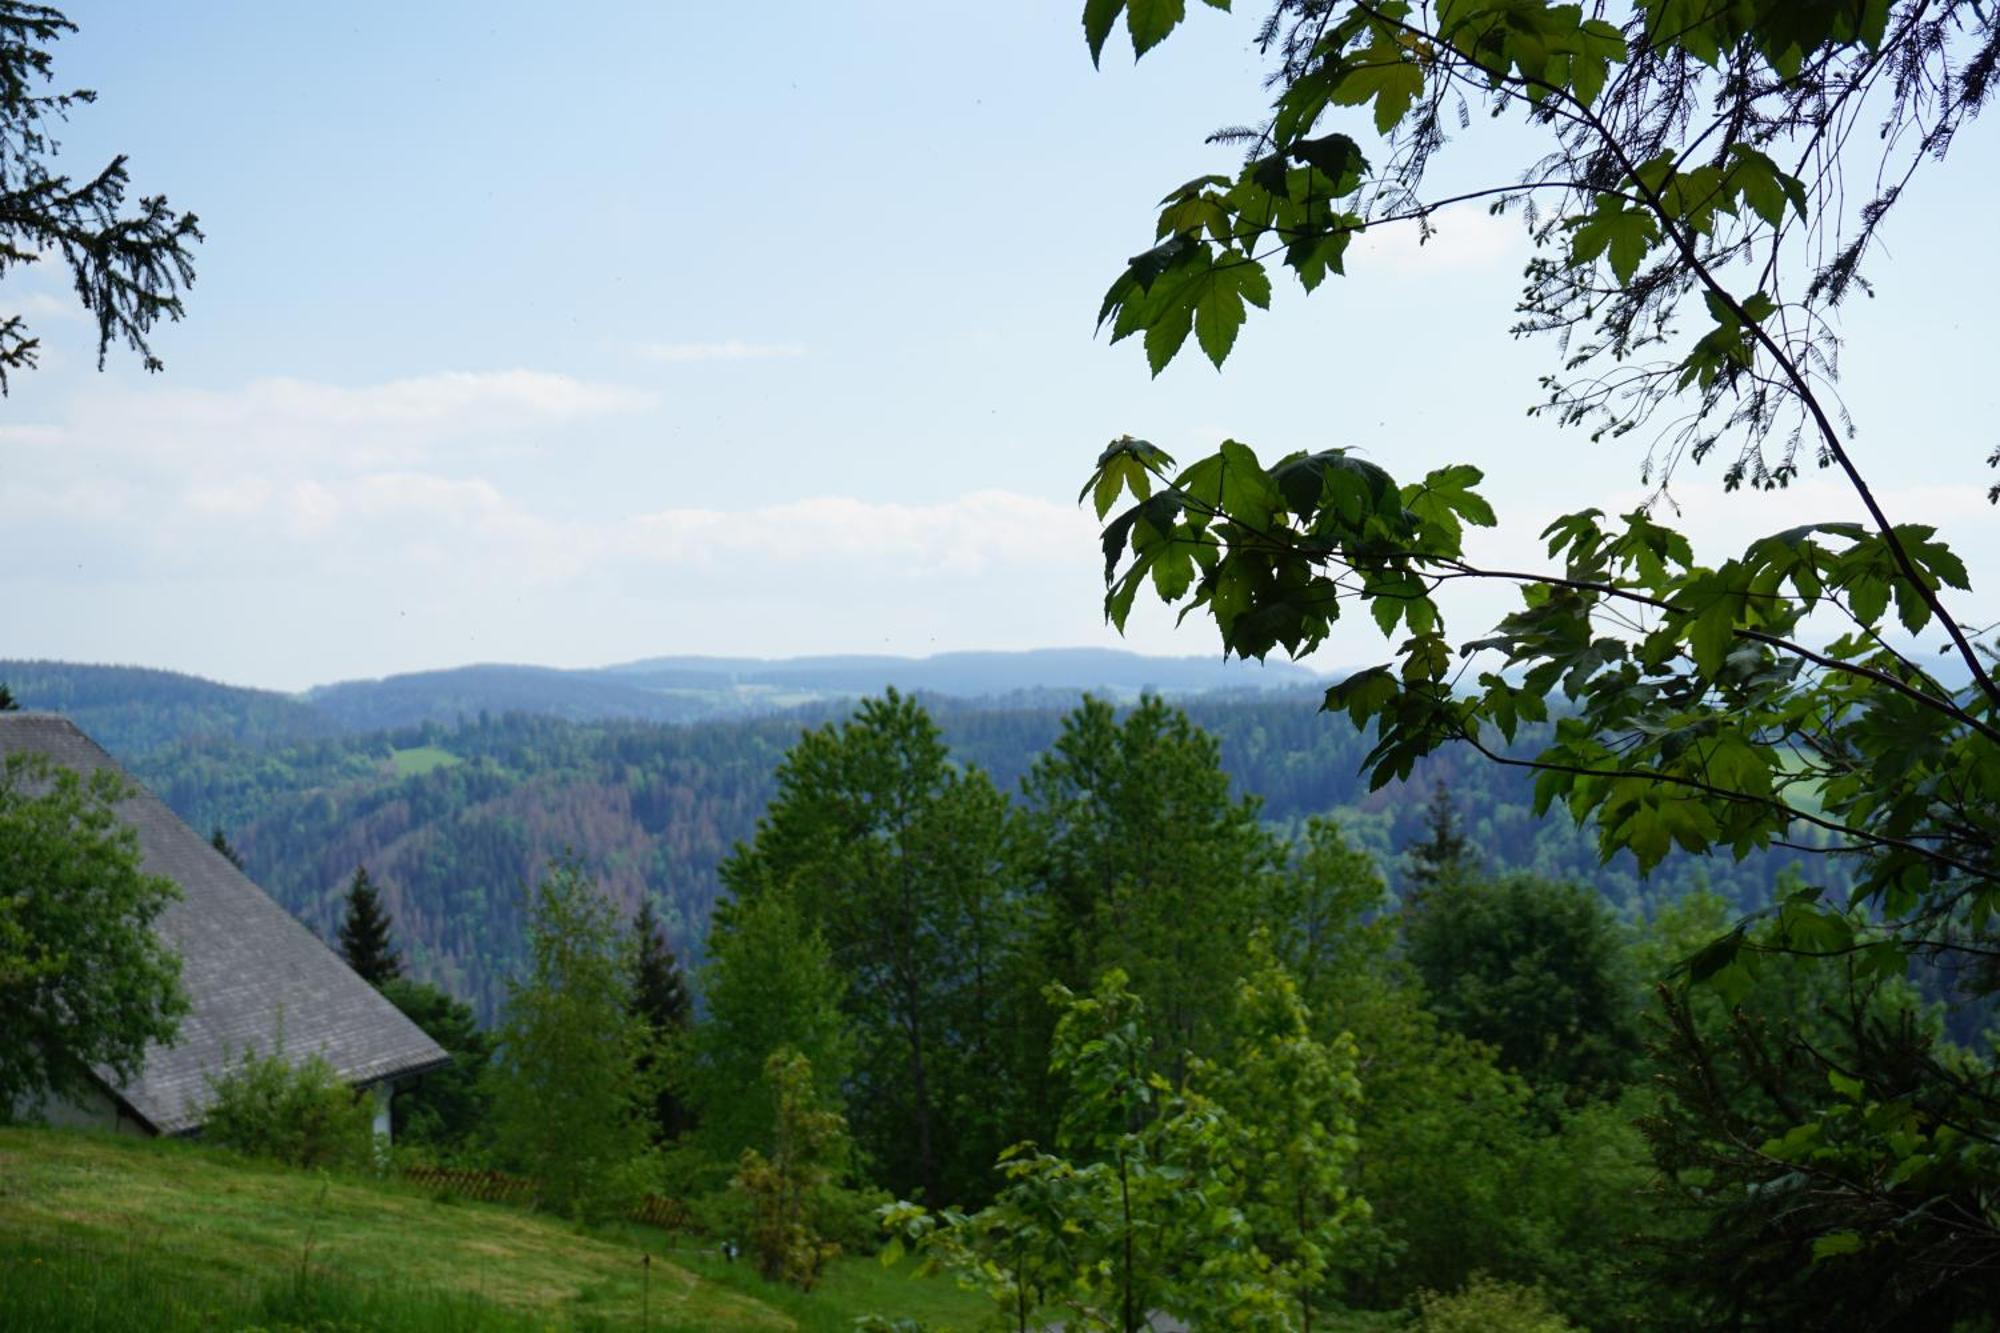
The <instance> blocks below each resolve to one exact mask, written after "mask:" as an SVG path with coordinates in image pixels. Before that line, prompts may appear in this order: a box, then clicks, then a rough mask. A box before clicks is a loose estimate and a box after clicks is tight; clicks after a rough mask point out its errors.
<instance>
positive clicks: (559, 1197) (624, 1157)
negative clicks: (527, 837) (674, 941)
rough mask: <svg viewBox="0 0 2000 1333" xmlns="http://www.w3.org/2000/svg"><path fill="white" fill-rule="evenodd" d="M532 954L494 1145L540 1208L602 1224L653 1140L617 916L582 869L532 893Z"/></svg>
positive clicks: (563, 871)
mask: <svg viewBox="0 0 2000 1333" xmlns="http://www.w3.org/2000/svg"><path fill="white" fill-rule="evenodd" d="M528 948H529V967H528V973H527V975H526V976H525V977H522V978H520V979H518V980H516V981H515V982H514V983H513V985H512V986H511V987H510V988H509V991H508V996H507V1009H506V1014H505V1017H504V1019H503V1021H502V1023H501V1026H500V1051H499V1056H498V1058H497V1060H496V1062H495V1075H496V1077H495V1079H494V1083H493V1121H494V1136H495V1141H496V1145H497V1147H498V1149H499V1151H500V1153H501V1155H502V1156H503V1158H505V1159H506V1160H507V1161H508V1162H510V1163H511V1164H512V1165H513V1166H514V1167H515V1169H517V1170H520V1171H522V1172H523V1173H525V1174H527V1175H530V1176H532V1177H534V1179H535V1181H536V1182H537V1187H538V1196H537V1197H538V1199H539V1201H540V1203H541V1204H542V1206H544V1207H546V1208H550V1209H552V1210H554V1211H556V1212H561V1213H567V1214H571V1215H578V1216H601V1215H604V1214H607V1213H610V1212H613V1211H615V1210H616V1209H617V1208H618V1207H619V1206H620V1205H621V1204H624V1203H626V1202H628V1200H627V1199H626V1198H624V1197H622V1196H623V1193H624V1190H625V1185H626V1181H627V1179H628V1177H627V1176H626V1174H625V1173H626V1172H627V1170H628V1168H629V1167H630V1166H631V1164H632V1163H633V1161H634V1160H635V1159H636V1158H637V1157H638V1156H639V1154H640V1153H641V1152H642V1151H643V1150H644V1148H645V1145H646V1135H645V1131H644V1128H643V1126H642V1124H641V1122H640V1107H639V1105H638V1098H639V1092H640V1086H639V1079H638V1074H637V1070H636V1068H635V1065H634V1061H635V1058H636V1056H637V1054H638V1047H639V1043H638V1040H637V1034H636V1033H635V1032H634V1030H633V1023H632V1018H631V997H630V996H629V995H628V994H627V992H626V989H625V977H624V971H623V969H622V967H621V966H620V956H619V949H618V929H617V924H616V917H615V916H614V914H613V911H612V907H611V904H610V902H609V900H608V899H606V898H605V896H604V894H603V892H602V891H601V890H600V889H599V888H598V887H597V884H596V883H595V882H594V881H593V880H592V879H591V877H590V876H589V874H588V873H587V872H586V871H585V870H584V869H583V867H582V866H581V865H579V864H578V863H576V862H575V861H562V862H559V863H557V864H556V865H554V866H552V867H550V868H549V870H548V872H547V873H546V874H545V875H544V876H543V877H542V881H541V883H540V884H539V885H538V886H537V887H536V888H535V890H534V899H533V902H532V905H531V907H530V911H529V936H528Z"/></svg>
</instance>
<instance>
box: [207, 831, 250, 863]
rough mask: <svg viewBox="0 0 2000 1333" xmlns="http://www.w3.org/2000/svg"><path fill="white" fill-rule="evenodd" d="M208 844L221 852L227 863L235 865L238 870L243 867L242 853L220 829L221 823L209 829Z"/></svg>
mask: <svg viewBox="0 0 2000 1333" xmlns="http://www.w3.org/2000/svg"><path fill="white" fill-rule="evenodd" d="M208 845H209V846H211V847H213V848H215V850H216V851H218V852H221V853H222V855H223V857H224V858H225V859H226V860H227V861H228V862H229V864H231V865H233V866H235V867H236V868H237V869H238V870H241V869H242V868H243V853H241V852H239V851H237V850H236V844H235V843H233V842H231V841H230V840H229V835H228V834H227V833H224V832H223V831H222V825H220V824H217V825H216V826H215V827H214V828H212V829H210V830H209V834H208Z"/></svg>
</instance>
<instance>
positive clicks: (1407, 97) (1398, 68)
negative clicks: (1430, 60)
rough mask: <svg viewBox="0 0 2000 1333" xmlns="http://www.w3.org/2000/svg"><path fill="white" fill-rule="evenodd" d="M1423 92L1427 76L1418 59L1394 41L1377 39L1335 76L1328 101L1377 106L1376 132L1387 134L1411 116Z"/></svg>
mask: <svg viewBox="0 0 2000 1333" xmlns="http://www.w3.org/2000/svg"><path fill="white" fill-rule="evenodd" d="M1423 91H1424V72H1423V70H1422V68H1420V67H1419V66H1418V65H1417V63H1416V59H1415V57H1414V56H1413V55H1412V54H1411V53H1410V52H1408V51H1405V50H1404V49H1403V48H1402V47H1400V46H1398V45H1396V44H1395V43H1394V42H1392V41H1388V40H1385V39H1378V40H1377V42H1376V43H1375V45H1373V46H1371V47H1369V48H1368V49H1367V50H1365V51H1360V52H1357V53H1356V54H1355V55H1354V56H1352V57H1351V58H1350V63H1348V64H1346V65H1345V66H1343V67H1342V68H1341V69H1340V70H1339V71H1338V73H1337V75H1336V81H1335V83H1334V85H1333V88H1332V90H1331V92H1330V93H1329V95H1328V97H1327V100H1328V101H1330V102H1332V103H1333V104H1334V105H1336V106H1361V105H1363V104H1365V103H1368V102H1373V103H1374V104H1375V129H1376V131H1377V132H1378V133H1381V134H1387V133H1388V132H1389V131H1390V130H1392V129H1394V128H1395V127H1396V123H1397V122H1398V121H1400V120H1402V118H1403V117H1404V116H1406V115H1408V114H1409V111H1410V104H1411V103H1413V102H1415V101H1416V100H1417V98H1418V97H1420V96H1422V95H1423Z"/></svg>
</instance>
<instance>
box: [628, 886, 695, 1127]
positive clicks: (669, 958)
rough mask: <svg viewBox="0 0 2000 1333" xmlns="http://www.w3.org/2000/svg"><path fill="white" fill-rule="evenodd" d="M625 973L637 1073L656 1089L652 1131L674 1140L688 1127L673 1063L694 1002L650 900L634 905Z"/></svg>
mask: <svg viewBox="0 0 2000 1333" xmlns="http://www.w3.org/2000/svg"><path fill="white" fill-rule="evenodd" d="M626 969H627V973H628V976H627V981H626V985H627V988H628V989H629V991H630V993H631V996H632V1018H633V1020H634V1021H635V1022H636V1023H637V1024H638V1025H639V1032H640V1037H641V1040H642V1047H643V1049H642V1051H641V1054H640V1057H639V1073H640V1077H641V1078H642V1079H643V1080H644V1081H645V1082H646V1083H647V1084H649V1085H650V1086H652V1087H653V1088H654V1089H655V1090H656V1091H655V1092H654V1094H653V1098H652V1120H653V1130H654V1133H655V1134H657V1135H658V1136H659V1137H660V1138H662V1139H676V1138H679V1137H680V1136H681V1135H683V1134H685V1133H687V1131H688V1130H689V1129H690V1128H692V1127H693V1124H694V1119H693V1115H692V1112H691V1109H690V1108H689V1107H688V1105H687V1103H686V1101H685V1100H684V1097H683V1094H682V1093H681V1092H679V1091H678V1090H676V1089H675V1087H674V1086H673V1083H674V1079H673V1068H674V1064H675V1061H676V1059H677V1058H678V1057H679V1056H680V1055H681V1054H682V1051H683V1047H684V1046H685V1044H686V1039H687V1033H688V1029H689V1028H690V1027H692V1026H693V1025H694V1002H693V1001H692V1000H691V999H690V998H689V996H688V989H687V978H686V977H685V976H684V975H683V974H682V972H681V965H680V960H679V959H677V958H675V957H674V951H673V949H672V948H670V947H669V946H668V944H667V934H666V931H665V930H664V929H663V928H662V927H661V925H660V918H659V915H658V914H657V913H655V912H654V911H653V901H652V899H651V898H641V899H640V900H639V910H638V912H637V913H636V914H635V915H634V916H633V918H632V934H631V938H630V942H629V944H628V945H627V951H626Z"/></svg>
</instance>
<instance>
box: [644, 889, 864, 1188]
mask: <svg viewBox="0 0 2000 1333" xmlns="http://www.w3.org/2000/svg"><path fill="white" fill-rule="evenodd" d="M845 989H846V987H845V985H844V983H843V981H842V979H841V976H840V974H839V973H838V972H836V971H835V970H834V967H833V961H832V958H831V955H830V953H829V951H828V949H827V946H826V941H825V939H824V938H823V937H822V936H821V935H820V933H819V932H818V931H816V930H814V929H813V928H811V927H810V926H808V925H807V924H806V922H805V921H804V920H803V919H802V918H801V916H800V915H799V913H798V911H797V909H795V908H794V907H793V906H792V904H791V903H790V902H788V901H786V900H785V899H783V898H781V897H776V896H772V897H763V898H752V899H750V900H749V901H747V902H743V903H732V904H730V906H729V909H728V910H727V911H726V912H723V913H720V914H719V915H718V918H717V921H716V929H715V933H714V934H713V935H712V936H711V937H710V942H709V961H708V966H707V967H706V968H705V969H704V970H703V972H702V996H703V998H704V999H705V1000H706V1002H707V1014H706V1017H705V1019H704V1021H703V1022H702V1023H701V1025H700V1026H699V1027H697V1028H696V1029H695V1031H694V1033H693V1035H692V1037H691V1038H690V1048H691V1049H690V1053H689V1059H688V1061H687V1064H686V1066H685V1068H684V1071H683V1073H682V1075H681V1077H682V1079H683V1080H684V1084H685V1087H686V1090H687V1095H688V1097H689V1100H690V1101H691V1102H692V1103H693V1105H694V1109H695V1112H696V1116H697V1120H698V1124H699V1129H698V1133H697V1138H698V1142H699V1143H700V1145H701V1147H702V1148H703V1150H704V1151H705V1152H706V1154H707V1155H708V1157H709V1158H710V1159H711V1160H713V1161H717V1162H724V1163H733V1162H735V1161H736V1160H737V1159H738V1158H739V1157H740V1156H741V1155H742V1153H743V1151H744V1150H745V1149H747V1148H761V1147H762V1146H763V1145H765V1144H768V1143H770V1142H771V1140H772V1136H773V1135H774V1134H775V1133H776V1124H777V1112H778V1107H777V1090H776V1089H775V1088H774V1087H773V1086H772V1085H771V1083H770V1081H769V1080H768V1079H767V1078H766V1077H765V1075H766V1072H767V1069H766V1065H767V1062H768V1061H769V1060H770V1058H771V1056H772V1055H773V1054H774V1053H776V1052H778V1051H780V1050H789V1051H792V1052H794V1053H796V1054H797V1055H799V1056H800V1057H801V1058H802V1059H804V1060H805V1061H806V1064H807V1066H808V1067H809V1068H810V1069H811V1070H812V1072H813V1078H814V1080H815V1086H816V1088H817V1090H818V1096H819V1098H820V1100H821V1101H822V1102H823V1103H825V1104H828V1105H833V1106H838V1105H839V1104H840V1097H841V1093H842V1084H843V1083H844V1082H845V1080H846V1078H847V1074H848V1071H849V1069H850V1068H852V1062H853V1058H854V1057H853V1051H854V1044H853V1037H852V1035H851V1033H850V1030H849V1027H848V1022H847V1019H846V1017H845V1016H844V1015H843V1014H842V1012H841V1008H840V1001H841V996H842V994H843V993H844V991H845Z"/></svg>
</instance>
